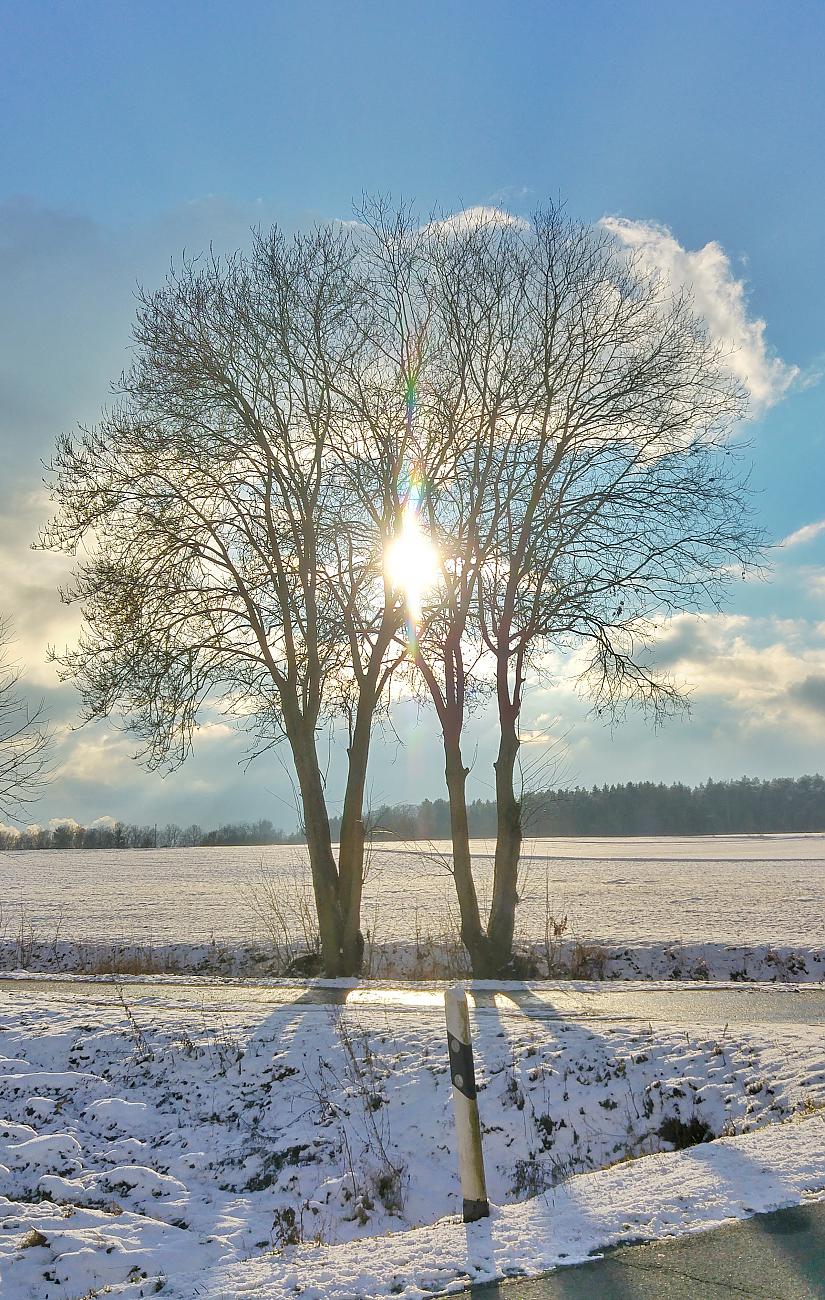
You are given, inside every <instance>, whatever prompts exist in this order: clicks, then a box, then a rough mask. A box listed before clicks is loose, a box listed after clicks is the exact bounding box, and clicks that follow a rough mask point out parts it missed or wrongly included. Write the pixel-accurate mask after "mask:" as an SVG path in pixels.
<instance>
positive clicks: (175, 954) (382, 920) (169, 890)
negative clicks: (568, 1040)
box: [0, 835, 825, 982]
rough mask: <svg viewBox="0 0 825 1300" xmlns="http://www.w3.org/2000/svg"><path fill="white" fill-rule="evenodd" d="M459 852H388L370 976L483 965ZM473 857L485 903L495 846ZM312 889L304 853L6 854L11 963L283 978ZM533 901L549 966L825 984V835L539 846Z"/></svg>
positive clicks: (369, 892)
mask: <svg viewBox="0 0 825 1300" xmlns="http://www.w3.org/2000/svg"><path fill="white" fill-rule="evenodd" d="M448 848H449V846H448V845H445V844H441V845H432V846H426V845H422V844H417V845H408V846H403V845H393V846H392V847H386V848H383V849H381V850H375V851H374V852H373V855H372V859H371V862H370V872H369V875H368V878H367V883H366V890H365V898H364V909H363V926H364V930H365V933H366V938H367V944H366V954H365V974H366V975H367V976H369V977H372V978H416V979H420V978H436V977H446V978H452V977H454V976H457V975H460V974H463V973H465V971H466V954H465V953H464V952H463V949H462V948H461V944H460V942H459V939H458V923H457V918H456V914H455V904H454V899H453V897H452V882H451V880H450V878H449V874H448V872H447V870H446V866H445V864H446V861H447V853H448ZM473 854H474V862H475V867H476V873H477V879H478V887H479V893H480V896H481V899H482V903H483V902H484V899H485V895H486V894H487V893H488V892H489V886H490V879H491V870H492V849H491V846H490V845H489V844H487V843H485V842H484V841H480V840H476V841H474V842H473ZM310 893H311V891H310V886H309V880H308V875H307V868H306V862H305V861H304V851H303V850H302V849H301V848H298V847H292V848H272V849H247V848H245V849H168V850H162V851H159V852H152V851H148V850H147V851H143V850H123V851H119V852H113V853H110V852H107V851H102V850H101V851H98V852H81V851H74V850H64V851H62V852H61V851H53V850H46V851H43V852H22V853H5V854H2V853H0V899H2V900H3V902H2V903H0V969H12V968H16V967H18V966H25V967H27V968H28V969H31V970H51V971H76V972H80V971H87V972H88V971H92V972H94V971H111V970H113V969H114V970H118V971H120V972H121V973H125V974H128V973H129V972H135V973H139V972H152V971H186V972H197V973H210V974H220V975H244V976H250V975H253V976H259V975H276V974H283V973H285V972H286V971H288V970H289V966H290V961H291V960H292V959H293V958H294V957H295V956H296V955H299V954H300V953H301V952H302V951H303V950H304V949H305V947H306V945H305V931H307V930H308V929H311V925H312V921H311V912H312V904H311V898H310ZM520 899H521V901H520V905H519V910H518V926H519V945H520V949H521V951H522V953H523V954H524V955H525V956H527V957H528V958H529V961H530V965H529V966H526V967H525V968H524V970H523V973H524V974H532V975H533V976H534V977H535V976H538V977H545V976H548V975H550V976H552V977H562V976H573V977H574V978H605V979H629V978H644V979H705V980H706V979H711V980H713V979H721V980H752V979H758V980H771V981H774V982H783V981H794V982H795V981H799V980H814V981H821V980H822V979H823V978H825V931H824V930H823V924H822V917H823V916H825V836H823V835H772V836H718V837H704V838H685V837H683V838H678V837H670V838H668V837H659V838H649V839H635V840H631V839H613V840H599V839H587V840H543V841H541V840H537V841H532V842H531V843H530V844H528V845H527V847H526V851H525V855H524V860H523V870H522V880H521V886H520ZM273 901H275V902H276V907H275V908H274V909H273V907H272V906H271V904H272V902H273ZM307 904H308V911H307ZM286 931H289V933H287V932H286Z"/></svg>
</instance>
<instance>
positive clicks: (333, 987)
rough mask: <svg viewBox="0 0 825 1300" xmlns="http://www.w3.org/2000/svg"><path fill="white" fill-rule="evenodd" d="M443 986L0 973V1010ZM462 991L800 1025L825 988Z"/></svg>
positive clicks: (432, 1002) (432, 1001)
mask: <svg viewBox="0 0 825 1300" xmlns="http://www.w3.org/2000/svg"><path fill="white" fill-rule="evenodd" d="M445 987H446V985H445V984H443V983H433V984H407V985H403V986H402V985H398V986H394V985H388V984H379V983H369V982H361V983H354V982H352V981H343V980H341V981H325V982H317V981H316V982H313V983H311V984H302V983H300V982H298V981H294V980H293V981H289V980H286V981H284V980H281V981H278V980H269V981H265V980H216V979H212V978H203V979H198V978H191V977H157V976H155V977H151V978H142V977H123V978H122V979H121V980H120V981H119V984H116V983H115V982H114V981H113V980H112V979H111V978H109V977H106V976H96V977H83V976H53V975H29V974H27V975H22V976H21V975H0V1005H4V1006H6V1007H7V1008H11V1007H12V1006H14V1005H19V1004H20V1003H21V1002H23V1001H25V1002H26V1003H27V1004H28V1005H31V1004H32V1003H34V1002H36V1000H37V998H38V997H47V998H48V999H49V1001H50V1002H53V1001H65V1002H75V1003H76V1002H77V1001H78V1000H80V999H83V1000H84V1001H88V1002H91V1003H97V1004H100V1005H111V1004H112V1003H115V1002H119V1001H120V993H119V991H118V989H119V988H122V989H123V990H124V992H126V993H127V994H128V1000H129V1002H130V1003H133V1002H135V1003H136V1002H139V1003H141V1004H142V1005H148V1006H151V1005H156V1006H157V1007H158V1008H160V1007H168V1008H173V1007H187V1006H195V1007H197V1008H198V1009H199V1010H203V1011H205V1012H207V1013H208V1012H210V1011H214V1012H216V1013H220V1014H221V1015H226V1014H231V1013H232V1012H233V1011H236V1012H237V1013H239V1014H248V1013H249V1011H250V1010H251V1009H252V1008H254V1007H261V1009H262V1010H263V1009H264V1008H272V1009H274V1008H276V1007H283V1008H284V1011H285V1012H288V1011H289V1009H290V1008H291V1009H292V1010H294V1011H299V1010H300V1011H301V1012H311V1011H312V1009H313V1008H318V1007H327V1006H331V1005H332V1006H349V1007H364V1008H371V1007H374V1008H387V1009H394V1010H397V1011H399V1012H403V1011H405V1010H407V1011H416V1012H420V1011H432V1012H433V1013H434V1014H438V1015H443V1011H444V989H445ZM466 987H467V989H468V992H469V995H470V1001H471V1003H473V1004H474V1006H475V1011H476V1013H477V1014H484V1013H485V1012H491V1013H494V1014H495V1015H497V1016H502V1015H504V1016H507V1015H517V1016H524V1015H526V1016H529V1017H530V1018H531V1019H536V1020H565V1021H572V1020H575V1021H604V1020H619V1021H635V1020H638V1021H641V1022H643V1023H645V1024H647V1023H650V1024H653V1023H657V1024H670V1025H674V1024H675V1025H712V1026H719V1025H746V1024H804V1025H825V989H823V988H822V987H821V986H819V985H810V984H792V985H779V984H702V983H692V984H683V985H678V984H677V985H674V984H673V983H666V984H647V983H643V982H642V981H639V980H616V981H610V982H609V983H604V984H592V983H589V984H583V983H577V982H574V981H559V982H546V983H541V984H538V983H536V984H507V985H501V986H498V987H496V986H492V985H480V986H474V985H473V983H472V982H471V981H469V982H467V984H466Z"/></svg>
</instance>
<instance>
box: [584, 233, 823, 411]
mask: <svg viewBox="0 0 825 1300" xmlns="http://www.w3.org/2000/svg"><path fill="white" fill-rule="evenodd" d="M599 224H600V225H601V226H602V228H603V229H604V230H606V231H608V232H609V233H610V234H612V235H614V236H615V238H616V239H618V240H619V242H620V243H621V244H623V245H624V246H625V247H626V248H628V249H630V250H632V251H633V252H634V253H636V254H637V255H638V256H639V258H640V259H641V262H642V265H643V266H645V267H646V268H647V269H649V270H651V271H656V272H657V273H659V274H660V275H662V276H664V277H666V279H667V280H668V281H670V282H671V283H672V284H673V286H674V287H675V288H681V287H682V286H684V287H686V288H687V289H689V290H690V291H691V293H692V295H693V302H694V306H695V309H696V311H697V312H698V313H699V314H700V315H701V316H702V317H704V319H705V321H706V323H707V327H708V330H709V332H710V335H711V337H712V338H713V339H714V340H715V341H716V342H718V343H720V344H722V345H724V346H725V347H726V348H732V349H733V352H732V355H731V356H730V359H729V361H728V366H729V369H730V370H731V372H732V373H733V374H734V375H735V376H736V378H737V379H739V380H740V381H741V383H742V384H743V385H744V387H745V388H746V390H747V392H748V394H749V397H750V400H751V404H752V409H753V411H754V413H755V414H758V413H759V412H761V411H764V410H766V409H767V408H768V407H769V406H772V405H773V404H774V403H775V402H778V401H779V400H780V398H782V397H783V396H784V395H785V393H786V392H787V391H788V389H789V388H790V386H791V385H792V384H793V383H794V382H795V381H796V380H797V379H798V378H799V373H800V372H799V368H798V367H797V366H791V365H788V364H787V363H786V362H784V361H783V360H782V359H781V358H780V357H778V356H776V355H775V354H774V353H773V352H772V351H771V349H770V348H769V346H768V343H767V340H766V338H765V329H766V325H765V321H764V320H760V319H759V318H758V317H752V316H750V315H749V313H748V302H747V296H746V291H745V282H744V280H740V279H737V278H736V276H735V275H734V273H733V268H732V267H731V263H730V258H729V257H728V255H727V253H726V252H725V250H724V248H722V246H721V244H719V243H717V242H716V240H712V241H711V242H710V243H708V244H705V246H704V247H703V248H699V249H696V250H695V251H691V250H689V249H686V248H683V247H682V245H681V244H680V243H679V241H678V240H677V239H676V237H675V236H674V235H673V234H672V232H671V231H670V230H669V229H668V228H667V226H661V225H657V224H656V223H655V222H646V221H630V220H628V219H627V218H625V217H603V218H602V220H601V222H600V223H599Z"/></svg>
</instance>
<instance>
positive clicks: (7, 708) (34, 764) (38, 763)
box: [0, 619, 51, 817]
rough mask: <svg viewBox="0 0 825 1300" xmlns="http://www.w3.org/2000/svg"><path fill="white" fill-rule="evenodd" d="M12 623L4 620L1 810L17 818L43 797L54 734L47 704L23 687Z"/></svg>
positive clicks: (0, 648)
mask: <svg viewBox="0 0 825 1300" xmlns="http://www.w3.org/2000/svg"><path fill="white" fill-rule="evenodd" d="M10 642H11V631H10V625H9V623H8V622H7V621H6V620H3V619H0V813H2V815H3V816H4V817H17V816H19V814H20V813H21V812H22V811H23V810H24V809H25V808H26V807H27V806H28V805H29V804H31V803H34V802H35V801H36V800H37V799H39V798H40V795H41V793H42V789H43V785H44V783H45V781H46V780H47V778H48V774H49V750H50V744H51V737H50V734H49V728H48V726H47V723H46V720H45V717H44V713H43V705H42V704H40V705H37V706H35V707H34V708H32V707H31V706H30V705H29V704H28V703H27V702H26V700H25V698H24V696H23V695H22V693H21V692H20V690H19V685H20V680H21V670H20V669H19V668H18V667H17V665H16V664H14V663H13V662H12V661H11V660H10V658H9V649H10Z"/></svg>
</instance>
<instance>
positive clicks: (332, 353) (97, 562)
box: [43, 202, 756, 977]
mask: <svg viewBox="0 0 825 1300" xmlns="http://www.w3.org/2000/svg"><path fill="white" fill-rule="evenodd" d="M361 215H362V217H363V218H364V222H363V226H362V227H361V228H359V233H358V234H357V235H356V234H352V233H351V232H349V231H346V230H343V229H341V228H337V229H334V228H329V229H325V228H318V229H317V230H315V231H314V232H312V233H310V234H308V235H302V236H298V237H296V239H295V240H294V241H293V243H292V244H291V245H290V244H288V242H287V241H286V240H285V238H284V237H283V236H282V235H281V234H280V233H279V232H278V231H277V230H276V231H273V232H272V234H271V235H269V236H263V235H258V236H256V240H255V244H254V248H253V252H252V254H251V255H250V256H249V257H248V258H247V257H244V256H241V255H238V256H237V257H235V258H230V259H228V260H226V261H225V262H224V261H220V260H219V259H215V258H210V259H208V260H207V261H206V262H205V263H203V264H199V263H185V264H184V266H183V267H182V268H181V270H180V272H178V273H173V274H172V275H171V276H170V277H169V280H168V281H167V284H166V286H165V287H164V288H163V289H162V290H161V291H159V292H158V293H154V294H144V295H142V298H141V306H140V310H139V314H138V322H137V325H136V330H135V338H136V342H137V344H138V348H137V351H136V358H137V359H136V361H135V364H134V366H133V368H132V369H131V370H130V372H129V373H128V374H127V375H126V376H124V378H123V380H122V383H121V394H122V401H121V405H120V406H119V407H118V408H116V409H115V410H114V411H112V412H109V413H107V414H106V415H105V416H104V417H103V420H102V421H101V424H100V426H99V427H98V428H97V429H96V430H94V431H93V432H92V433H90V434H89V433H83V434H82V435H81V436H80V437H79V438H78V439H76V440H72V439H68V438H64V439H61V440H60V442H59V444H58V452H57V455H56V458H55V464H54V466H53V469H54V473H55V480H54V496H55V499H56V501H57V504H58V513H57V515H56V517H55V520H54V521H53V523H52V524H51V526H50V527H49V528H48V529H47V530H46V533H45V535H44V538H43V544H44V545H46V546H49V547H52V548H55V549H64V550H68V551H72V552H76V551H77V549H78V547H79V546H80V545H81V544H82V548H83V552H84V554H83V558H82V559H81V560H80V561H79V562H78V568H77V574H76V583H75V587H74V590H73V592H72V593H70V595H69V597H68V599H70V600H77V601H79V602H80V603H81V605H82V606H83V609H84V614H85V616H86V632H85V633H84V636H83V637H82V639H81V642H80V644H79V645H78V647H77V648H75V649H74V650H71V651H68V652H67V653H66V655H65V656H63V658H62V660H61V663H62V665H63V671H64V675H65V676H66V677H69V678H71V679H73V680H74V681H75V682H76V683H77V684H78V685H79V687H80V689H81V693H82V696H83V700H84V712H85V716H86V717H87V718H100V717H105V716H108V715H109V714H110V713H112V712H113V711H114V710H119V711H121V712H122V713H124V714H125V715H126V716H127V718H128V719H129V722H130V725H131V727H132V729H133V731H134V732H135V733H136V734H137V735H138V736H139V737H141V739H142V740H144V742H145V743H146V747H147V753H148V755H149V759H150V761H152V762H156V763H159V762H164V763H170V762H171V763H174V762H178V761H182V759H183V758H185V757H186V755H187V754H188V752H189V748H190V744H191V738H192V733H193V730H194V728H195V726H196V725H197V720H198V718H199V717H200V716H201V714H202V712H203V710H204V709H205V708H207V707H224V706H225V707H226V709H227V711H229V712H232V711H233V710H234V711H235V714H234V715H235V716H236V717H241V718H243V719H249V720H250V721H249V727H250V730H254V729H255V727H256V726H259V728H260V734H261V735H263V736H265V737H266V743H267V744H269V743H272V735H273V733H276V734H277V735H278V736H280V737H282V738H285V739H286V741H287V742H288V744H289V747H290V751H291V754H292V759H293V764H294V768H295V773H296V776H297V783H298V789H299V792H300V800H301V805H302V809H303V823H304V828H305V831H306V838H307V845H308V852H309V860H310V867H311V872H312V882H313V888H314V894H315V903H316V909H317V914H318V923H319V929H320V942H321V952H322V961H323V967H324V970H325V972H326V973H327V974H329V975H349V974H355V973H357V972H358V971H359V970H360V968H361V961H362V954H363V939H362V935H361V930H360V914H361V896H362V887H363V877H364V851H365V842H364V800H365V790H366V777H367V768H368V762H369V752H370V738H371V733H372V725H373V719H374V717H375V714H376V709H377V708H378V706H379V704H380V702H381V700H382V697H383V695H384V692H385V690H386V687H387V684H388V682H389V681H390V678H391V677H392V676H393V673H394V672H395V671H396V670H397V669H398V668H399V667H400V666H401V665H402V663H403V662H404V653H405V649H408V650H409V652H410V653H409V655H408V658H407V659H406V665H407V670H408V672H409V674H410V675H411V677H412V679H413V681H419V682H423V684H424V687H425V689H426V691H427V693H428V694H429V696H430V698H431V700H432V702H433V704H434V706H435V710H436V713H437V716H438V720H439V723H440V726H441V731H442V736H443V744H444V765H445V779H446V784H447V790H448V793H449V804H450V820H451V832H452V848H453V873H454V880H455V887H456V892H457V897H458V903H459V910H460V916H461V936H462V940H463V942H464V944H465V946H466V948H467V951H468V953H469V954H470V958H471V962H472V967H473V971H474V973H475V974H476V975H478V976H485V977H494V976H501V975H506V974H509V973H512V971H513V970H514V964H513V963H514V933H515V918H516V909H517V904H518V867H519V859H520V855H521V847H522V834H523V827H522V805H521V796H520V792H519V790H518V783H519V782H518V776H519V750H520V739H519V723H520V718H521V709H522V701H523V693H524V685H525V680H526V677H527V674H528V671H530V672H532V674H533V675H535V676H538V677H540V676H541V675H542V673H543V671H544V659H543V656H545V655H546V653H547V651H548V650H549V649H551V648H554V649H561V650H569V649H574V648H577V647H578V648H581V647H582V646H589V647H591V649H592V656H591V659H590V661H589V663H588V664H587V665H586V667H585V670H584V673H583V678H586V679H587V682H588V684H589V689H590V690H591V692H592V694H593V695H594V697H595V698H596V699H597V700H598V701H599V702H600V704H601V705H603V706H604V707H606V708H608V709H615V708H616V707H619V706H620V705H622V704H624V703H625V702H627V701H628V700H632V699H639V700H641V701H642V702H643V703H645V704H646V705H649V706H651V707H653V708H659V707H665V706H667V705H668V704H669V703H671V702H672V701H673V699H674V694H675V693H674V691H673V688H672V686H670V685H669V684H668V683H667V682H666V681H665V680H663V679H661V678H660V677H658V676H657V674H656V672H655V670H654V668H652V667H651V666H650V665H649V664H648V663H647V661H646V660H645V659H644V655H643V653H641V652H642V651H643V649H644V646H645V644H646V643H648V642H649V641H650V639H651V635H652V628H651V623H650V619H651V616H652V612H653V611H655V612H656V614H657V615H659V616H660V615H661V614H662V612H664V613H667V612H668V611H675V610H681V609H690V608H701V607H702V602H706V601H707V600H708V599H709V598H710V599H716V598H717V597H718V595H719V594H720V592H721V590H722V588H723V587H724V584H725V583H726V582H727V581H728V580H729V577H730V573H731V570H732V568H733V566H734V565H736V566H738V567H740V568H741V566H742V564H743V563H747V562H748V561H749V559H750V557H751V556H752V554H753V553H754V550H755V546H756V539H755V537H754V534H753V532H752V531H750V530H749V528H748V526H747V525H746V524H745V522H744V517H743V506H742V490H741V483H740V482H739V481H738V480H736V478H735V476H732V475H730V474H727V473H726V472H725V470H724V468H721V469H720V465H722V466H724V463H725V458H726V457H727V456H728V448H727V446H726V444H725V442H724V438H725V435H726V432H727V428H728V425H729V423H730V420H731V419H732V418H733V417H734V416H735V415H736V414H737V413H738V411H739V405H740V395H739V393H738V391H737V390H736V387H735V385H734V384H733V383H732V381H731V380H730V378H729V376H728V375H727V374H726V372H725V370H724V367H723V363H722V360H721V359H720V358H719V357H718V356H717V355H716V354H715V352H714V349H713V347H712V346H711V345H710V344H709V343H708V341H707V339H706V337H705V335H704V333H703V331H702V329H701V327H700V326H699V325H698V324H697V322H696V321H695V319H694V317H693V316H692V314H691V312H690V308H689V304H687V303H686V302H685V300H684V299H680V298H679V297H678V295H677V296H676V297H673V296H671V297H668V295H667V293H666V292H665V290H664V289H663V288H662V286H661V285H660V284H659V283H658V282H654V281H653V280H650V279H647V278H646V277H645V276H644V275H643V274H642V272H641V271H640V270H639V268H638V267H635V266H634V265H633V264H632V263H630V264H628V262H627V261H626V259H623V258H620V257H619V256H618V254H617V253H616V251H615V250H614V249H613V248H612V247H611V246H610V245H609V240H608V239H607V237H606V236H603V235H598V234H596V233H594V232H593V231H592V230H588V229H586V228H584V227H581V226H576V225H575V224H573V223H571V222H568V221H567V220H566V219H563V218H562V217H561V215H560V214H559V213H557V212H555V211H550V212H548V213H544V214H539V215H538V216H537V217H536V218H535V220H534V221H533V222H532V223H525V222H521V221H515V220H511V219H508V218H503V217H502V216H501V215H500V214H499V215H496V214H493V215H490V214H489V213H487V214H486V215H485V214H482V215H481V216H480V217H478V218H475V217H474V218H473V219H472V220H471V219H470V218H466V219H464V220H459V221H457V222H456V221H453V222H431V223H429V224H427V225H424V226H422V225H421V223H420V222H418V221H416V220H413V219H412V218H411V216H410V214H408V213H404V212H399V213H393V212H391V211H390V210H389V209H388V207H387V206H386V205H384V204H382V203H380V202H379V203H377V204H375V205H373V207H372V208H371V209H370V210H369V211H368V212H367V213H366V214H361ZM412 481H416V482H420V483H421V484H422V487H421V489H420V490H421V496H422V500H421V518H422V520H423V521H424V523H425V525H426V527H427V529H428V530H429V532H430V534H431V537H432V540H433V541H434V543H435V544H436V545H437V546H438V548H439V550H440V556H441V579H440V581H439V582H438V583H437V584H436V586H435V588H434V590H433V591H432V592H431V593H428V594H427V596H426V599H425V602H424V608H423V609H422V610H421V613H420V619H419V626H418V627H416V628H415V629H414V635H413V637H412V638H411V643H410V646H409V647H405V646H404V644H403V642H404V638H403V636H402V635H401V631H400V629H401V627H402V623H403V620H404V616H405V609H404V597H403V593H402V592H395V591H393V590H391V588H390V585H389V582H388V579H387V576H386V574H385V573H384V572H383V552H384V549H385V548H386V546H387V544H388V542H389V541H391V539H392V538H393V536H394V534H395V533H396V532H397V530H398V528H399V525H400V520H401V517H402V513H403V511H404V509H405V508H407V507H408V504H409V500H410V492H411V490H412V489H411V488H410V487H409V484H410V483H411V482H412ZM467 663H469V664H470V665H471V667H470V668H467V666H466V665H467ZM485 690H487V691H488V693H489V691H492V692H493V693H494V696H495V701H496V716H497V720H498V751H497V756H496V759H495V763H494V768H495V789H496V804H497V836H496V849H495V864H494V878H493V889H492V899H491V906H490V912H489V916H488V917H487V918H486V922H485V921H484V920H483V919H482V917H481V913H480V907H479V900H478V894H477V890H476V885H475V880H474V876H473V865H472V859H471V853H470V841H469V832H468V821H467V798H466V783H467V777H468V768H467V767H466V765H465V762H464V758H463V754H462V737H463V732H464V726H465V715H466V712H467V700H468V697H470V698H471V699H472V698H473V697H474V695H477V694H479V693H481V694H484V692H485ZM344 716H346V717H347V719H348V726H349V745H348V748H347V760H348V762H347V774H346V785H345V791H344V800H343V811H342V818H341V826H340V836H339V844H338V849H337V854H336V851H335V847H334V845H333V843H332V839H331V834H330V823H329V816H328V812H327V799H326V791H325V784H324V777H323V774H322V769H321V764H320V762H319V755H318V732H319V729H320V728H321V727H322V726H324V725H333V724H334V723H335V722H336V720H337V721H338V723H339V724H340V720H341V718H342V717H344Z"/></svg>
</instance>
